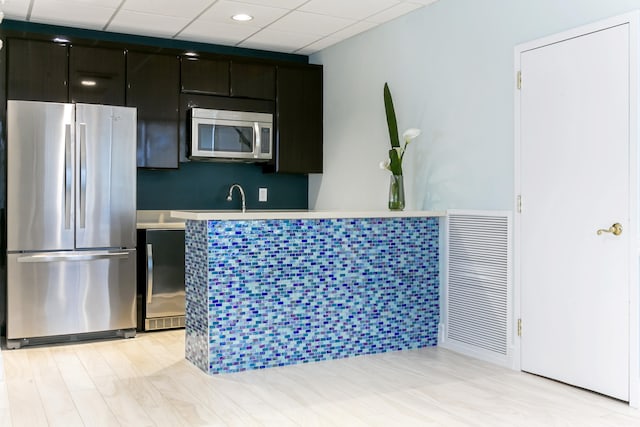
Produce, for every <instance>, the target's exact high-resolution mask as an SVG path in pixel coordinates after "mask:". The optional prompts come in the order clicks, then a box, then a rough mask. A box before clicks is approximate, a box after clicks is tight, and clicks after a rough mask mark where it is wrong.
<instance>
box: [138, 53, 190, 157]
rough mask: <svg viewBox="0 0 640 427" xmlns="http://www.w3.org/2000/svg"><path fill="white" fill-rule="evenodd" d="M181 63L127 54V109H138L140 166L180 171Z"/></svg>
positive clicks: (170, 57) (173, 58)
mask: <svg viewBox="0 0 640 427" xmlns="http://www.w3.org/2000/svg"><path fill="white" fill-rule="evenodd" d="M179 103H180V60H179V58H178V57H177V56H173V55H160V54H154V53H140V52H131V51H130V52H128V53H127V106H129V107H136V108H137V109H138V138H137V140H138V150H137V164H138V167H144V168H158V169H161V168H177V167H178V144H179V139H178V129H179V122H178V121H179V118H180V116H179V114H178V112H179V108H178V106H179Z"/></svg>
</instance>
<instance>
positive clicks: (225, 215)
mask: <svg viewBox="0 0 640 427" xmlns="http://www.w3.org/2000/svg"><path fill="white" fill-rule="evenodd" d="M445 215H446V212H444V211H307V210H248V211H247V212H244V213H243V212H241V211H231V210H218V211H200V210H182V211H171V216H172V217H173V218H180V219H183V220H187V219H191V220H196V221H206V220H218V221H224V220H230V221H233V220H253V219H325V218H326V219H329V218H423V217H441V216H445Z"/></svg>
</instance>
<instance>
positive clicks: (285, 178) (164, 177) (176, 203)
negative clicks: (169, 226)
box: [138, 162, 308, 210]
mask: <svg viewBox="0 0 640 427" xmlns="http://www.w3.org/2000/svg"><path fill="white" fill-rule="evenodd" d="M234 183H238V184H240V185H242V187H243V188H244V191H245V193H246V199H247V209H306V208H307V200H308V179H307V176H306V175H280V174H278V175H276V174H265V173H262V169H261V167H260V166H258V165H253V164H234V163H213V162H211V163H210V162H191V163H181V164H180V169H176V170H150V169H138V209H161V210H166V209H239V208H240V206H241V205H240V198H239V195H238V194H237V192H236V190H234V195H233V201H232V202H227V200H226V198H227V194H229V187H230V186H231V184H234ZM259 187H265V188H267V192H268V197H267V199H268V200H267V202H266V203H264V202H258V188H259Z"/></svg>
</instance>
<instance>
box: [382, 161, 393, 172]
mask: <svg viewBox="0 0 640 427" xmlns="http://www.w3.org/2000/svg"><path fill="white" fill-rule="evenodd" d="M389 166H391V160H389V159H387V160H383V161H381V162H380V169H385V170H389Z"/></svg>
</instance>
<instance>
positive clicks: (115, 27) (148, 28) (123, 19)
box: [107, 10, 189, 38]
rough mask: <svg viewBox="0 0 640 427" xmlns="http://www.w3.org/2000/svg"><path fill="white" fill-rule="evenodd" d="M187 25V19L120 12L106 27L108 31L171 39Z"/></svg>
mask: <svg viewBox="0 0 640 427" xmlns="http://www.w3.org/2000/svg"><path fill="white" fill-rule="evenodd" d="M188 23H189V18H180V17H174V16H167V15H157V14H151V13H142V12H134V11H131V10H121V11H120V12H119V13H118V14H117V15H116V16H115V17H114V18H113V20H112V21H111V23H110V24H109V26H108V27H107V30H108V31H115V32H120V33H130V34H138V35H150V36H156V37H165V38H167V37H173V35H174V34H175V33H177V32H178V31H180V30H181V29H182V28H184V26H185V25H187V24H188Z"/></svg>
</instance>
